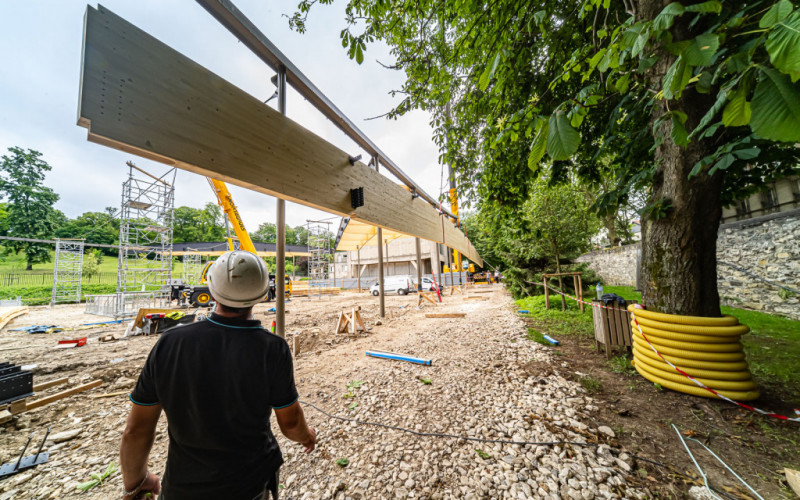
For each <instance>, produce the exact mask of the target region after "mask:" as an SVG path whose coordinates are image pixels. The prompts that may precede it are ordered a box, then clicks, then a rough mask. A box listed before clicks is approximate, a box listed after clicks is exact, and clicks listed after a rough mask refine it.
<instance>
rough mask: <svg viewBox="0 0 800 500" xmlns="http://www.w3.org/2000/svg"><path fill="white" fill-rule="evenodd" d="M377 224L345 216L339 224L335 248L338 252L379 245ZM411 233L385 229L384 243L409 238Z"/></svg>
mask: <svg viewBox="0 0 800 500" xmlns="http://www.w3.org/2000/svg"><path fill="white" fill-rule="evenodd" d="M377 234H378V228H377V226H373V225H371V224H366V223H364V222H360V221H357V220H353V219H350V218H349V217H343V218H342V223H341V224H340V225H339V232H338V233H337V234H336V244H335V246H334V248H335V249H336V251H337V252H345V251H350V250H352V251H356V250H358V249H359V248H364V247H365V246H370V245H377V244H378V238H376V236H377ZM408 237H409V235H407V234H403V233H398V232H397V231H392V230H390V229H384V230H383V240H384V241H383V243H385V242H387V241H393V240H396V239H398V238H408Z"/></svg>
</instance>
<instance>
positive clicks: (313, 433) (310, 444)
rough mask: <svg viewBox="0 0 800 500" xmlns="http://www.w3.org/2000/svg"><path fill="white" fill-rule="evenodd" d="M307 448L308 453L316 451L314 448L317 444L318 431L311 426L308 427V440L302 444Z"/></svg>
mask: <svg viewBox="0 0 800 500" xmlns="http://www.w3.org/2000/svg"><path fill="white" fill-rule="evenodd" d="M300 444H301V445H303V446H305V448H306V453H311V452H312V451H314V446H316V444H317V430H316V429H315V428H313V427H311V426H310V425H309V426H308V439H306V440H305V441H303V442H302V443H300Z"/></svg>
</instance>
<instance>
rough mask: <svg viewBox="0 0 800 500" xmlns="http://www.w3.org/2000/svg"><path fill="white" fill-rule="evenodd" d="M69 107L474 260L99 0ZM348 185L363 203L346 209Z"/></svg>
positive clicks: (369, 174) (385, 182)
mask: <svg viewBox="0 0 800 500" xmlns="http://www.w3.org/2000/svg"><path fill="white" fill-rule="evenodd" d="M78 114H79V118H78V124H79V125H81V126H84V127H86V128H88V129H89V140H90V141H93V142H97V143H100V144H104V145H106V146H110V147H113V148H117V149H120V150H122V151H126V152H129V153H133V154H136V155H139V156H143V157H145V158H149V159H152V160H156V161H160V162H163V163H166V164H169V165H175V166H177V167H179V168H182V169H185V170H189V171H192V172H195V173H198V174H200V175H205V176H209V177H214V178H216V179H220V180H223V181H226V182H230V183H232V184H236V185H239V186H242V187H245V188H248V189H252V190H255V191H259V192H261V193H265V194H269V195H272V196H276V197H278V198H282V199H285V200H289V201H293V202H296V203H300V204H303V205H307V206H310V207H314V208H318V209H320V210H325V211H327V212H331V213H335V214H338V215H342V216H349V217H351V218H353V219H356V220H360V221H363V222H366V223H369V224H374V225H376V226H379V227H382V228H386V229H390V230H394V231H398V232H401V233H404V234H408V235H409V236H417V237H420V238H423V239H427V240H431V241H437V242H440V243H444V244H445V245H447V246H449V247H452V248H455V249H456V250H458V251H459V252H461V253H463V254H465V255H466V256H467V257H468V258H469V259H470V260H472V261H473V262H476V263H478V264H479V265H480V264H482V260H481V258H480V256H479V255H478V252H477V251H476V250H475V248H474V247H473V246H472V244H470V242H469V240H468V239H467V238H466V237H465V236H464V234H463V233H462V232H461V231H460V230H458V229H457V228H456V227H454V225H453V224H452V223H451V222H449V221H448V220H445V218H444V216H442V215H440V214H439V212H438V210H436V209H435V208H434V207H432V206H431V205H430V204H429V203H427V202H425V201H423V200H421V199H419V198H412V196H411V194H410V193H409V192H408V191H406V190H405V189H403V188H402V187H401V186H399V185H398V184H396V183H395V182H393V181H391V180H390V179H388V178H386V177H383V176H382V175H380V174H378V173H377V172H375V171H374V170H372V169H370V168H369V167H368V166H367V165H365V164H363V163H361V162H356V164H355V165H351V164H350V162H349V161H348V159H349V154H348V153H346V152H345V151H342V150H340V149H338V148H337V147H336V146H334V145H332V144H330V143H329V142H327V141H325V140H324V139H322V138H321V137H319V136H317V135H316V134H314V133H312V132H310V131H309V130H306V129H305V128H303V127H302V126H300V125H298V124H297V123H295V122H293V121H292V120H290V119H288V118H286V117H284V116H282V115H281V114H280V113H278V112H277V111H275V110H273V109H271V108H270V107H269V106H266V105H264V104H263V103H262V102H260V101H259V100H258V99H256V98H254V97H253V96H251V95H249V94H247V93H246V92H244V91H243V90H241V89H239V88H237V87H235V86H234V85H232V84H230V83H229V82H227V81H225V80H223V79H222V78H220V77H219V76H217V75H215V74H213V73H212V72H210V71H208V70H207V69H205V68H203V67H202V66H200V65H199V64H197V63H195V62H193V61H191V60H190V59H188V58H187V57H185V56H183V55H182V54H180V53H178V52H176V51H175V50H173V49H171V48H170V47H168V46H166V45H165V44H163V43H161V42H160V41H158V40H156V39H155V38H153V37H151V36H150V35H148V34H147V33H145V32H144V31H142V30H140V29H139V28H137V27H136V26H134V25H132V24H130V23H129V22H127V21H125V20H124V19H122V18H121V17H119V16H117V15H115V14H114V13H112V12H110V11H109V10H108V9H106V8H104V7H102V6H101V7H98V8H97V9H94V8H92V7H88V8H87V11H86V17H85V25H84V47H83V61H82V71H81V86H80V102H79V111H78ZM358 187H363V188H364V206H362V207H359V208H358V209H355V210H354V209H352V208H351V206H350V189H353V188H358Z"/></svg>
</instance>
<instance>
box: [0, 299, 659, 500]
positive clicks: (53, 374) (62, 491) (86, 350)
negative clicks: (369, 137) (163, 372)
mask: <svg viewBox="0 0 800 500" xmlns="http://www.w3.org/2000/svg"><path fill="white" fill-rule="evenodd" d="M474 295H478V294H477V293H476V294H474ZM480 295H481V296H483V297H486V298H487V300H465V299H463V298H462V297H461V296H459V295H456V296H453V297H450V296H448V297H446V298H445V304H444V305H442V306H439V307H436V308H433V307H426V308H424V309H422V310H420V309H417V308H416V298H415V297H387V308H388V312H389V314H387V318H386V319H384V320H383V321H382V322H381V324H380V325H379V324H378V318H377V299H376V298H373V297H370V296H368V295H361V296H356V295H355V294H345V295H342V296H338V297H332V298H322V299H316V298H315V299H295V300H293V301H292V302H291V303H290V304H289V305H288V306H287V309H288V310H289V314H287V332H294V331H299V332H301V333H300V334H299V336H298V345H299V349H298V351H299V354H298V356H297V361H296V372H297V383H298V389H299V391H300V394H301V400H303V401H306V402H310V403H313V404H315V405H317V406H319V407H320V408H322V409H324V410H326V411H328V412H330V413H333V414H335V415H341V416H345V417H347V418H354V419H360V420H366V421H374V422H380V423H383V424H387V425H392V426H399V427H404V428H409V429H413V430H415V431H417V432H425V433H448V434H455V435H459V436H470V437H481V438H488V439H497V440H505V441H535V442H555V441H565V440H569V441H575V442H583V443H587V444H589V446H580V445H563V444H561V445H549V444H547V445H538V446H537V445H514V444H503V443H476V442H469V441H465V440H461V439H453V438H442V437H422V436H416V435H413V434H409V433H404V432H399V431H396V430H391V429H387V428H380V427H373V426H366V425H361V424H357V423H354V422H343V421H340V420H333V419H330V418H328V417H326V416H325V415H323V414H322V413H320V412H318V411H317V410H315V409H313V408H311V407H306V415H307V417H308V419H309V421H310V422H311V424H312V425H314V426H315V427H316V428H317V429H318V431H319V440H320V442H319V447H318V449H317V450H316V451H315V452H314V453H312V454H310V455H306V454H304V453H302V450H301V449H300V447H299V446H298V445H295V444H293V443H289V442H286V441H285V440H283V439H282V438H281V447H282V449H283V450H284V456H285V459H286V464H285V465H284V467H283V469H282V473H281V474H282V475H281V478H282V484H283V486H284V488H283V498H308V499H311V498H314V499H316V498H353V499H359V498H574V499H581V498H585V499H588V498H621V497H626V498H637V497H638V498H645V497H649V496H651V493H650V492H649V491H648V490H647V485H648V482H647V481H646V480H644V479H643V478H642V477H640V476H642V474H640V473H637V469H640V468H641V466H640V465H638V464H637V463H636V460H635V459H634V458H633V457H632V456H631V455H630V454H629V453H625V451H624V450H621V449H619V446H618V442H617V441H616V439H615V438H613V437H611V434H613V431H611V429H609V428H605V427H602V426H603V425H604V424H605V423H604V422H603V421H598V415H599V411H598V410H599V408H598V405H599V404H600V403H598V402H597V401H595V400H594V399H593V398H592V397H589V396H588V395H587V394H586V393H585V391H584V389H583V388H581V386H580V385H579V384H578V383H576V382H573V381H571V380H568V378H569V377H570V373H569V371H568V370H567V369H566V367H565V366H562V363H561V361H560V360H559V359H558V358H554V357H551V356H552V354H551V352H552V351H551V350H549V349H547V348H546V347H544V346H541V345H539V344H536V343H534V342H530V341H528V340H527V339H526V328H525V325H524V324H523V323H522V321H521V320H520V319H519V318H518V317H517V316H516V314H515V310H514V309H513V302H512V301H511V299H510V297H509V296H508V295H507V294H506V293H505V291H503V290H502V289H501V288H500V287H496V288H495V289H493V293H489V294H480ZM356 304H358V305H361V306H362V315H363V316H364V319H365V322H366V323H367V326H368V327H371V331H369V332H368V333H366V334H359V335H334V334H333V329H334V325H335V322H336V318H337V315H338V311H339V310H342V309H345V308H349V307H352V306H353V305H356ZM269 306H270V305H262V306H259V308H258V310H257V313H256V316H257V318H258V319H262V320H264V322H265V323H266V324H267V325H268V324H269V323H270V322H271V319H270V318H271V316H270V315H269V314H268V313H266V309H267V308H268V307H269ZM61 311H64V313H63V314H62V313H61ZM433 311H435V312H439V313H441V312H463V313H466V317H464V318H447V319H440V318H436V319H434V318H425V317H424V314H425V313H427V312H433ZM39 314H41V316H36V315H39ZM54 316H57V317H58V318H60V319H59V320H58V321H62V320H63V321H66V319H65V318H70V321H72V322H73V323H74V324H80V323H85V322H89V321H92V320H94V321H97V317H94V316H89V317H88V318H83V317H81V315H80V314H79V308H78V307H77V306H75V307H73V306H65V307H64V308H63V309H62V308H56V309H55V310H50V311H49V312H48V311H39V310H37V311H35V312H34V313H32V314H31V315H30V316H28V317H25V316H23V317H22V318H20V319H18V320H16V321H15V323H14V324H15V325H28V324H34V323H40V324H41V323H44V322H46V321H44V320H46V319H47V318H52V317H54ZM33 319H35V320H36V321H33ZM58 321H56V323H57V322H58ZM62 326H63V325H62ZM9 328H14V325H12V326H9ZM121 330H123V328H122V327H113V328H108V327H104V328H99V329H97V331H95V330H88V331H84V332H81V334H82V335H83V334H84V333H88V335H89V337H90V338H92V337H96V336H98V335H101V334H103V333H106V332H109V331H116V332H119V331H121ZM56 338H57V336H54V334H50V335H49V336H48V335H38V336H37V335H29V334H25V333H21V332H8V331H3V332H2V333H0V359H10V360H11V361H13V362H15V363H20V364H32V363H36V364H38V365H39V367H38V369H37V371H36V375H35V377H36V382H41V381H45V380H48V379H52V378H58V377H63V376H70V377H71V380H72V383H76V382H79V381H83V380H89V379H92V378H101V379H102V380H104V382H105V383H104V385H103V386H102V387H100V388H98V389H94V390H92V391H90V392H87V393H85V394H83V395H81V396H75V397H72V398H69V399H66V400H64V401H63V402H60V403H56V404H53V405H50V406H47V407H45V408H42V409H40V410H36V411H33V412H30V413H26V414H23V415H22V416H20V418H18V419H15V421H14V422H11V423H9V424H6V426H5V427H0V459H2V460H3V461H9V460H11V459H12V457H13V456H14V455H15V454H17V453H19V450H20V449H21V447H22V445H23V444H24V441H25V440H26V439H27V437H28V435H29V433H30V432H31V431H33V432H34V433H35V436H34V440H36V439H37V438H40V437H41V436H42V435H43V433H44V430H45V429H46V427H47V426H48V425H49V426H52V429H53V433H62V432H64V431H70V430H80V431H82V432H81V434H79V435H78V436H76V437H73V438H70V439H67V440H65V441H63V442H60V443H49V444H48V446H47V447H46V449H47V450H48V451H49V452H50V453H51V460H50V462H48V463H47V464H44V465H42V466H39V467H38V468H36V469H34V470H32V471H29V472H26V473H23V474H20V475H18V476H16V477H13V478H11V479H8V480H5V481H2V482H0V500H6V499H11V498H60V497H83V498H91V499H100V498H110V497H115V496H116V494H117V491H118V488H119V486H120V474H119V473H117V474H115V475H114V476H112V477H111V478H110V479H109V480H108V482H107V483H105V484H104V485H102V486H100V487H98V488H95V489H94V490H92V491H90V492H89V493H85V494H82V493H78V492H76V490H75V485H76V484H77V483H78V482H80V481H85V480H87V479H88V478H89V476H90V474H91V473H92V472H101V471H102V470H104V469H105V467H106V466H107V464H109V463H110V462H112V461H113V462H117V463H118V458H117V450H118V445H119V438H120V434H121V432H122V429H123V427H124V422H125V416H126V414H127V411H128V403H127V402H126V401H125V398H124V396H116V397H110V398H94V397H93V396H97V395H100V394H104V393H110V392H116V391H124V390H127V389H129V388H131V387H132V385H133V383H134V380H135V377H136V376H137V375H138V371H139V369H140V368H141V365H142V363H143V360H144V358H145V356H146V354H147V353H148V352H149V349H150V347H151V346H152V344H153V343H154V342H155V340H156V339H155V338H154V337H136V338H133V339H131V340H123V341H119V342H115V343H112V344H99V343H98V344H92V343H90V344H89V345H87V346H85V347H82V348H79V349H71V350H60V351H54V350H53V349H52V345H53V344H54V343H55V340H56ZM11 347H14V350H7V351H2V349H8V348H11ZM19 347H22V348H21V349H20V348H19ZM368 349H374V350H387V351H395V352H402V353H405V354H409V355H414V356H419V357H424V358H430V359H432V360H433V365H432V366H421V365H415V364H410V363H405V362H401V361H390V360H383V359H376V358H370V357H367V356H365V354H364V351H365V350H368ZM422 379H425V380H429V381H430V384H429V385H428V384H425V383H423V381H422ZM351 381H360V382H363V384H362V385H360V386H359V387H357V388H354V389H352V391H351V392H352V394H353V397H343V395H344V394H345V393H347V392H348V388H347V384H348V382H351ZM351 385H358V384H351ZM54 390H55V389H54ZM54 390H51V391H54ZM273 425H274V422H273ZM605 425H607V424H605ZM598 428H600V429H601V430H598ZM166 446H167V435H166V422H165V420H164V419H163V418H162V421H161V422H160V424H159V430H158V434H157V439H156V444H155V446H154V449H153V453H152V454H151V468H152V469H153V470H154V471H156V472H161V471H163V467H164V460H165V458H166ZM340 459H347V462H348V465H347V466H346V467H343V466H340V465H338V464H337V461H340V463H344V462H343V461H341V460H340ZM645 472H646V471H645Z"/></svg>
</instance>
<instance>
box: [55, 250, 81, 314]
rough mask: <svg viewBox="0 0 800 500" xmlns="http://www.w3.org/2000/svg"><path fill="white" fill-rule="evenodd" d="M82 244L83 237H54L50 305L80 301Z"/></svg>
mask: <svg viewBox="0 0 800 500" xmlns="http://www.w3.org/2000/svg"><path fill="white" fill-rule="evenodd" d="M83 244H84V240H83V239H66V240H62V239H59V238H56V252H55V263H54V264H53V291H52V294H51V296H50V306H51V307H52V306H54V305H55V304H56V303H58V302H80V301H81V279H82V278H83Z"/></svg>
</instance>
